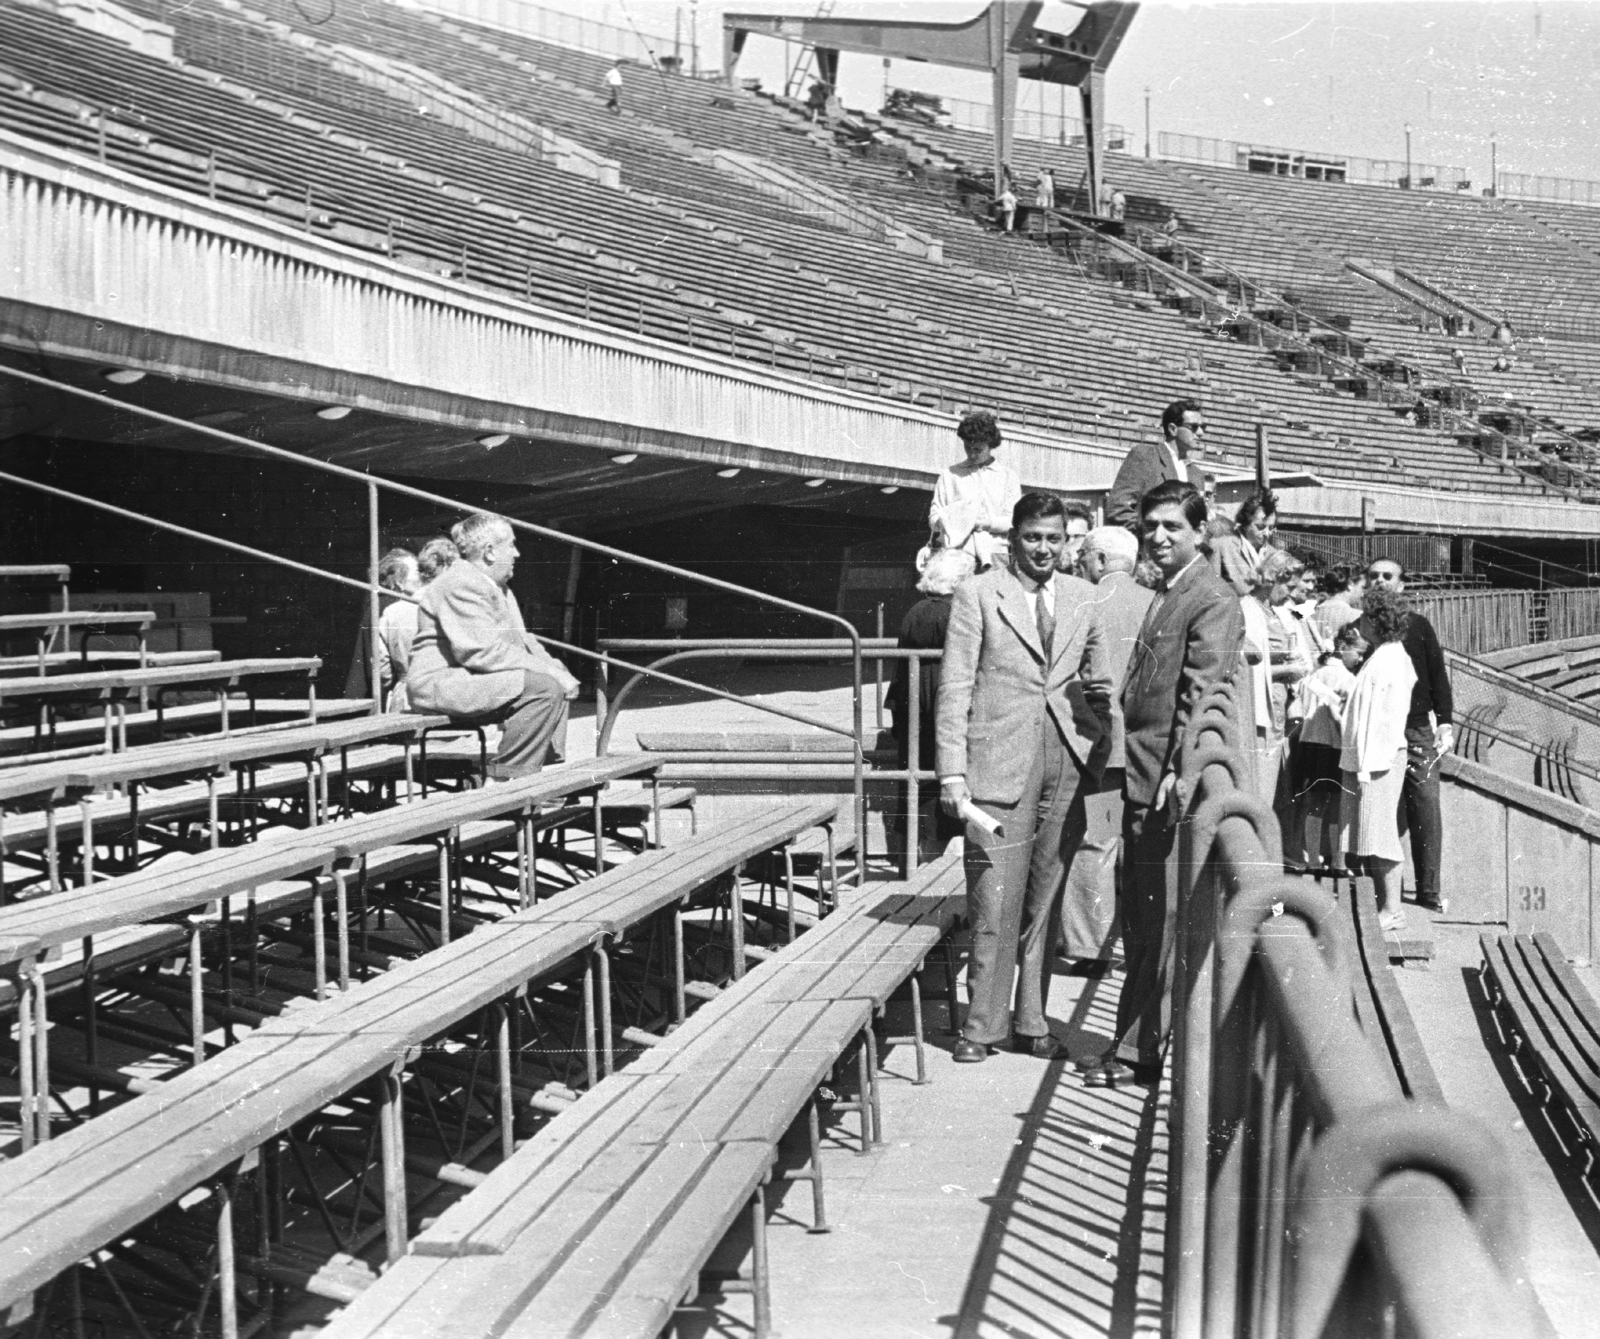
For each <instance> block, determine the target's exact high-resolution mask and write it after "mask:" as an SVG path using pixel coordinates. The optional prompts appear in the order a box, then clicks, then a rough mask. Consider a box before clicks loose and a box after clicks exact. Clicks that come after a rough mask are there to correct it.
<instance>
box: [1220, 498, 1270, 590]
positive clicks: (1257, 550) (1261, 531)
mask: <svg viewBox="0 0 1600 1339" xmlns="http://www.w3.org/2000/svg"><path fill="white" fill-rule="evenodd" d="M1277 530H1278V499H1277V498H1276V497H1275V496H1274V495H1273V493H1272V490H1271V489H1270V488H1263V489H1258V490H1257V491H1256V492H1254V493H1251V494H1249V495H1248V496H1247V497H1246V498H1245V499H1244V501H1243V502H1241V503H1240V504H1239V510H1238V511H1236V512H1234V514H1233V533H1232V534H1231V535H1224V536H1222V537H1221V538H1219V539H1218V540H1217V541H1216V542H1215V543H1214V544H1213V545H1212V546H1211V567H1212V570H1213V571H1215V572H1216V574H1217V575H1218V576H1220V577H1221V578H1222V579H1223V580H1224V581H1226V582H1227V583H1228V584H1229V585H1230V586H1232V587H1233V589H1234V591H1235V592H1236V593H1237V594H1238V595H1239V596H1240V597H1241V598H1243V597H1244V596H1246V595H1249V594H1250V593H1251V592H1252V591H1253V590H1255V586H1256V571H1257V569H1258V568H1259V567H1260V566H1261V563H1262V562H1263V560H1264V559H1265V558H1266V557H1267V555H1268V554H1270V553H1276V552H1277V550H1276V549H1275V548H1273V546H1272V538H1273V536H1274V535H1275V534H1276V533H1277Z"/></svg>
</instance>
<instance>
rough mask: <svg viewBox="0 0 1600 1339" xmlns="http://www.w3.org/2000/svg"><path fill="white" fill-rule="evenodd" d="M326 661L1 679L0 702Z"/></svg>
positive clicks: (212, 679) (109, 692) (223, 679)
mask: <svg viewBox="0 0 1600 1339" xmlns="http://www.w3.org/2000/svg"><path fill="white" fill-rule="evenodd" d="M321 664H322V662H321V661H320V660H319V659H317V658H316V657H315V656H309V657H304V656H301V657H285V658H280V659H256V660H217V661H212V662H211V663H209V664H200V665H160V666H154V667H152V668H149V669H126V670H106V671H104V672H101V673H94V674H55V675H48V676H43V677H40V676H34V677H32V678H13V679H0V702H4V701H7V700H10V699H15V698H24V697H53V696H61V695H64V694H77V695H87V696H101V697H105V696H117V695H119V694H127V693H130V692H134V691H136V690H138V689H140V688H170V687H173V686H175V685H177V684H193V683H209V684H219V685H227V686H231V685H233V684H236V683H238V682H239V680H240V679H246V678H253V677H260V676H265V675H269V674H299V673H307V674H308V673H310V672H312V671H313V670H316V669H318V668H319V667H320V666H321Z"/></svg>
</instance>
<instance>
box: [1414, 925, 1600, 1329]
mask: <svg viewBox="0 0 1600 1339" xmlns="http://www.w3.org/2000/svg"><path fill="white" fill-rule="evenodd" d="M1406 913H1407V915H1408V916H1410V917H1411V918H1412V921H1413V923H1415V921H1416V918H1417V917H1419V916H1423V917H1426V916H1427V913H1425V912H1423V911H1421V910H1420V909H1419V908H1417V907H1409V906H1408V907H1407V908H1406ZM1483 928H1484V927H1482V926H1478V925H1466V924H1451V923H1449V922H1447V921H1438V920H1435V921H1434V924H1433V929H1432V937H1433V940H1434V947H1435V957H1434V960H1433V962H1432V964H1431V966H1422V967H1405V968H1400V967H1397V968H1396V969H1395V977H1396V979H1397V980H1398V981H1399V983H1400V991H1401V993H1402V994H1403V995H1404V996H1405V1000H1406V1004H1407V1006H1408V1007H1409V1008H1410V1010H1411V1014H1412V1017H1413V1018H1414V1019H1415V1020H1416V1024H1417V1031H1418V1032H1419V1033H1420V1034H1421V1037H1422V1044H1423V1047H1424V1048H1425V1049H1426V1050H1427V1053H1428V1058H1429V1060H1430V1061H1431V1062H1432V1063H1433V1066H1434V1069H1435V1071H1436V1072H1437V1073H1438V1076H1439V1084H1440V1086H1441V1087H1442V1088H1443V1089H1444V1095H1445V1100H1446V1101H1447V1102H1448V1103H1449V1104H1450V1105H1451V1106H1453V1107H1455V1108H1457V1109H1458V1110H1461V1111H1468V1112H1471V1113H1472V1114H1473V1115H1475V1116H1477V1117H1478V1118H1479V1119H1481V1120H1483V1121H1486V1122H1487V1123H1488V1125H1489V1127H1490V1128H1491V1129H1492V1130H1493V1131H1494V1132H1495V1133H1496V1134H1497V1135H1499V1137H1500V1138H1501V1140H1502V1141H1503V1142H1504V1144H1505V1147H1506V1149H1507V1151H1508V1153H1509V1155H1510V1157H1511V1159H1512V1161H1513V1164H1514V1165H1515V1168H1516V1178H1517V1181H1518V1182H1519V1183H1520V1184H1521V1186H1522V1187H1523V1193H1524V1194H1525V1195H1526V1196H1527V1200H1528V1210H1529V1213H1528V1217H1529V1221H1530V1224H1531V1229H1532V1236H1531V1238H1530V1245H1529V1251H1528V1257H1529V1263H1530V1266H1531V1269H1532V1276H1533V1286H1534V1289H1535V1290H1536V1291H1537V1293H1538V1295H1539V1300H1540V1302H1541V1303H1543V1305H1544V1309H1545V1312H1546V1313H1547V1314H1548V1315H1549V1317H1550V1320H1551V1323H1552V1324H1553V1325H1554V1326H1555V1328H1556V1332H1557V1333H1558V1334H1560V1335H1561V1336H1562V1339H1587V1337H1588V1336H1590V1335H1593V1334H1594V1332H1595V1317H1596V1316H1597V1315H1600V1204H1597V1203H1596V1201H1595V1200H1594V1198H1593V1197H1591V1196H1590V1195H1589V1194H1588V1192H1587V1191H1586V1190H1585V1189H1584V1187H1583V1185H1582V1184H1581V1182H1580V1180H1579V1178H1578V1176H1577V1173H1576V1169H1575V1168H1574V1166H1573V1164H1572V1163H1570V1162H1567V1161H1564V1160H1563V1159H1562V1158H1561V1157H1560V1154H1559V1152H1555V1141H1554V1139H1553V1137H1552V1136H1551V1134H1550V1133H1549V1129H1548V1126H1547V1124H1546V1122H1545V1118H1544V1116H1543V1114H1542V1111H1541V1108H1540V1107H1539V1105H1538V1103H1537V1102H1536V1101H1535V1100H1534V1099H1533V1098H1531V1097H1530V1096H1528V1093H1527V1089H1526V1087H1525V1085H1524V1084H1523V1083H1522V1080H1521V1079H1520V1077H1518V1074H1517V1072H1516V1070H1515V1069H1514V1067H1513V1066H1512V1065H1511V1062H1510V1061H1509V1059H1508V1058H1506V1056H1505V1055H1504V1051H1503V1047H1502V1045H1501V1043H1500V1041H1499V1038H1498V1034H1497V1033H1496V1032H1495V1030H1494V1021H1493V1018H1492V1016H1491V1014H1490V1011H1489V1008H1488V1005H1487V1004H1486V1002H1485V1000H1484V997H1483V992H1482V989H1481V988H1480V986H1479V984H1478V965H1479V962H1480V959H1481V954H1480V952H1479V949H1478V934H1479V931H1480V930H1481V929H1483ZM1491 928H1492V927H1491ZM1579 975H1580V976H1581V977H1582V978H1583V981H1584V984H1585V985H1586V986H1588V987H1589V988H1590V990H1591V991H1596V993H1600V990H1597V980H1596V974H1595V972H1594V971H1592V970H1590V969H1579ZM1546 1150H1551V1151H1552V1152H1555V1160H1554V1161H1553V1162H1552V1160H1551V1159H1550V1158H1549V1157H1547V1156H1546Z"/></svg>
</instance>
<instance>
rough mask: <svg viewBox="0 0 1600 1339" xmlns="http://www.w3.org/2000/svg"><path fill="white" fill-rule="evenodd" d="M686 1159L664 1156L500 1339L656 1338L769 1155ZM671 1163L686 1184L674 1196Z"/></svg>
mask: <svg viewBox="0 0 1600 1339" xmlns="http://www.w3.org/2000/svg"><path fill="white" fill-rule="evenodd" d="M693 1154H694V1150H688V1149H673V1150H669V1151H668V1152H665V1153H663V1154H662V1157H661V1158H660V1159H658V1160H657V1162H656V1163H654V1164H652V1166H651V1168H650V1171H649V1173H647V1175H646V1176H644V1177H641V1178H640V1180H639V1182H638V1183H636V1185H635V1187H634V1188H633V1191H632V1193H630V1195H629V1196H628V1197H626V1198H625V1199H624V1200H622V1201H620V1202H619V1203H618V1205H617V1207H616V1209H615V1210H614V1211H613V1212H612V1213H610V1214H608V1215H607V1217H606V1220H605V1222H604V1223H603V1224H602V1225H601V1227H600V1229H599V1230H598V1231H596V1232H595V1233H594V1234H593V1235H592V1236H591V1237H590V1239H589V1240H588V1241H586V1242H584V1244H583V1249H582V1250H581V1251H576V1252H574V1253H573V1254H571V1255H570V1256H568V1258H567V1259H566V1260H565V1262H564V1263H563V1264H562V1266H561V1268H559V1269H558V1270H556V1272H555V1273H554V1274H553V1275H551V1277H550V1278H549V1280H548V1281H547V1282H546V1283H545V1284H544V1286H543V1287H542V1288H540V1289H539V1291H538V1292H537V1293H535V1294H534V1295H533V1296H532V1297H531V1298H529V1299H528V1301H527V1303H526V1304H525V1305H524V1306H523V1307H522V1308H521V1310H520V1311H519V1312H518V1314H517V1315H516V1316H515V1317H513V1319H512V1320H511V1322H510V1324H508V1325H507V1326H506V1327H505V1329H504V1331H503V1332H502V1333H503V1335H504V1339H577V1336H580V1335H592V1336H596V1339H598V1336H602V1335H604V1336H622V1335H638V1336H641V1339H643V1337H645V1336H653V1335H656V1334H659V1333H660V1331H661V1329H662V1328H663V1327H664V1326H665V1325H666V1323H667V1321H669V1320H670V1319H671V1316H672V1311H673V1309H674V1307H675V1306H676V1304H677V1302H678V1299H679V1298H681V1297H682V1296H683V1294H684V1291H685V1290H686V1289H687V1287H688V1285H689V1284H690V1283H691V1282H693V1280H694V1276H695V1274H696V1273H697V1272H698V1271H699V1269H700V1267H701V1266H702V1265H703V1264H704V1263H705V1262H706V1260H707V1259H709V1258H710V1255H711V1252H712V1251H713V1250H714V1249H715V1248H716V1245H717V1243H718V1242H719V1241H720V1240H721V1239H722V1237H723V1236H724V1235H726V1233H727V1231H728V1229H729V1228H730V1227H731V1226H732V1225H733V1222H734V1220H735V1219H736V1218H737V1217H738V1216H739V1213H740V1211H741V1210H743V1209H744V1207H745V1206H746V1204H748V1203H749V1200H750V1197H751V1195H752V1194H754V1193H755V1189H756V1187H757V1186H758V1185H759V1184H760V1183H761V1178H762V1177H763V1176H764V1175H765V1174H766V1171H767V1168H768V1167H770V1166H771V1165H772V1161H773V1157H774V1154H773V1150H772V1149H771V1148H769V1147H767V1146H766V1145H762V1144H745V1145H734V1146H731V1147H729V1146H724V1147H719V1148H715V1149H713V1150H711V1151H710V1154H709V1157H707V1156H706V1155H704V1154H702V1155H701V1156H700V1158H699V1159H698V1160H695V1159H694V1157H693ZM678 1164H686V1165H688V1166H689V1167H690V1168H691V1174H692V1176H693V1178H694V1179H693V1181H692V1182H691V1183H689V1184H688V1185H686V1186H683V1187H681V1188H679V1187H678V1186H677V1183H676V1182H675V1180H674V1173H677V1172H678V1171H679V1165H678ZM674 1189H677V1190H678V1193H677V1195H676V1198H672V1197H671V1196H672V1192H673V1191H674Z"/></svg>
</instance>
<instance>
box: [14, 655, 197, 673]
mask: <svg viewBox="0 0 1600 1339" xmlns="http://www.w3.org/2000/svg"><path fill="white" fill-rule="evenodd" d="M221 659H222V652H221V651H146V652H144V653H143V654H141V653H140V652H138V651H89V650H84V651H47V652H45V654H44V655H42V656H38V655H32V656H0V675H11V674H15V673H19V672H22V671H26V670H41V671H42V672H44V673H50V672H52V671H55V670H61V669H64V668H65V667H66V666H68V665H76V666H79V667H80V668H81V669H82V670H83V671H84V672H85V673H99V672H103V671H106V670H116V669H122V668H133V667H139V666H144V667H161V666H165V665H208V664H211V663H213V662H215V661H218V660H221Z"/></svg>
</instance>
